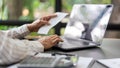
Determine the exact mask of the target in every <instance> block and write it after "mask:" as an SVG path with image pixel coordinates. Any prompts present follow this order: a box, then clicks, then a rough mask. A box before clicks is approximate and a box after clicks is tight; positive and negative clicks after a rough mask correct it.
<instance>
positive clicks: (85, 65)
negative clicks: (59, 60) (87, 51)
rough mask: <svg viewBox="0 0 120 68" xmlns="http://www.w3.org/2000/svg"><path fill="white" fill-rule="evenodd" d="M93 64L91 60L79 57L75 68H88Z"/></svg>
mask: <svg viewBox="0 0 120 68" xmlns="http://www.w3.org/2000/svg"><path fill="white" fill-rule="evenodd" d="M92 64H93V58H87V57H79V59H78V62H77V66H76V68H90V65H92Z"/></svg>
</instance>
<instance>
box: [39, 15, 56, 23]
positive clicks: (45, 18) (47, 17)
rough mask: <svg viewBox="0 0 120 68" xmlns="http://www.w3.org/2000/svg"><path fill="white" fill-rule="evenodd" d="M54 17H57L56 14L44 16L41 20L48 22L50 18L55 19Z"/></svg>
mask: <svg viewBox="0 0 120 68" xmlns="http://www.w3.org/2000/svg"><path fill="white" fill-rule="evenodd" d="M56 16H57V15H56V14H53V15H49V16H45V17H42V18H41V20H46V21H49V20H50V19H51V18H54V17H56Z"/></svg>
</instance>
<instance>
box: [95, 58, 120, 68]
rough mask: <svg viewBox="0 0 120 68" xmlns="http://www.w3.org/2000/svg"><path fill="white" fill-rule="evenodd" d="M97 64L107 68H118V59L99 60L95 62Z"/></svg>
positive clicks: (119, 63) (119, 61)
mask: <svg viewBox="0 0 120 68" xmlns="http://www.w3.org/2000/svg"><path fill="white" fill-rule="evenodd" d="M97 61H98V62H99V63H101V64H103V65H105V66H106V67H108V68H120V58H114V59H100V60H97Z"/></svg>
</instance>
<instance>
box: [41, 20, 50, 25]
mask: <svg viewBox="0 0 120 68" xmlns="http://www.w3.org/2000/svg"><path fill="white" fill-rule="evenodd" d="M39 23H40V24H39V25H41V24H42V25H50V23H49V22H48V21H45V20H40V21H39Z"/></svg>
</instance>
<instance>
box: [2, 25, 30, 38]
mask: <svg viewBox="0 0 120 68" xmlns="http://www.w3.org/2000/svg"><path fill="white" fill-rule="evenodd" d="M4 32H6V33H7V34H8V36H9V37H12V38H23V37H25V36H26V35H28V34H29V33H30V31H29V29H28V28H27V24H25V25H22V26H20V27H18V28H13V29H10V30H7V31H4Z"/></svg>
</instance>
